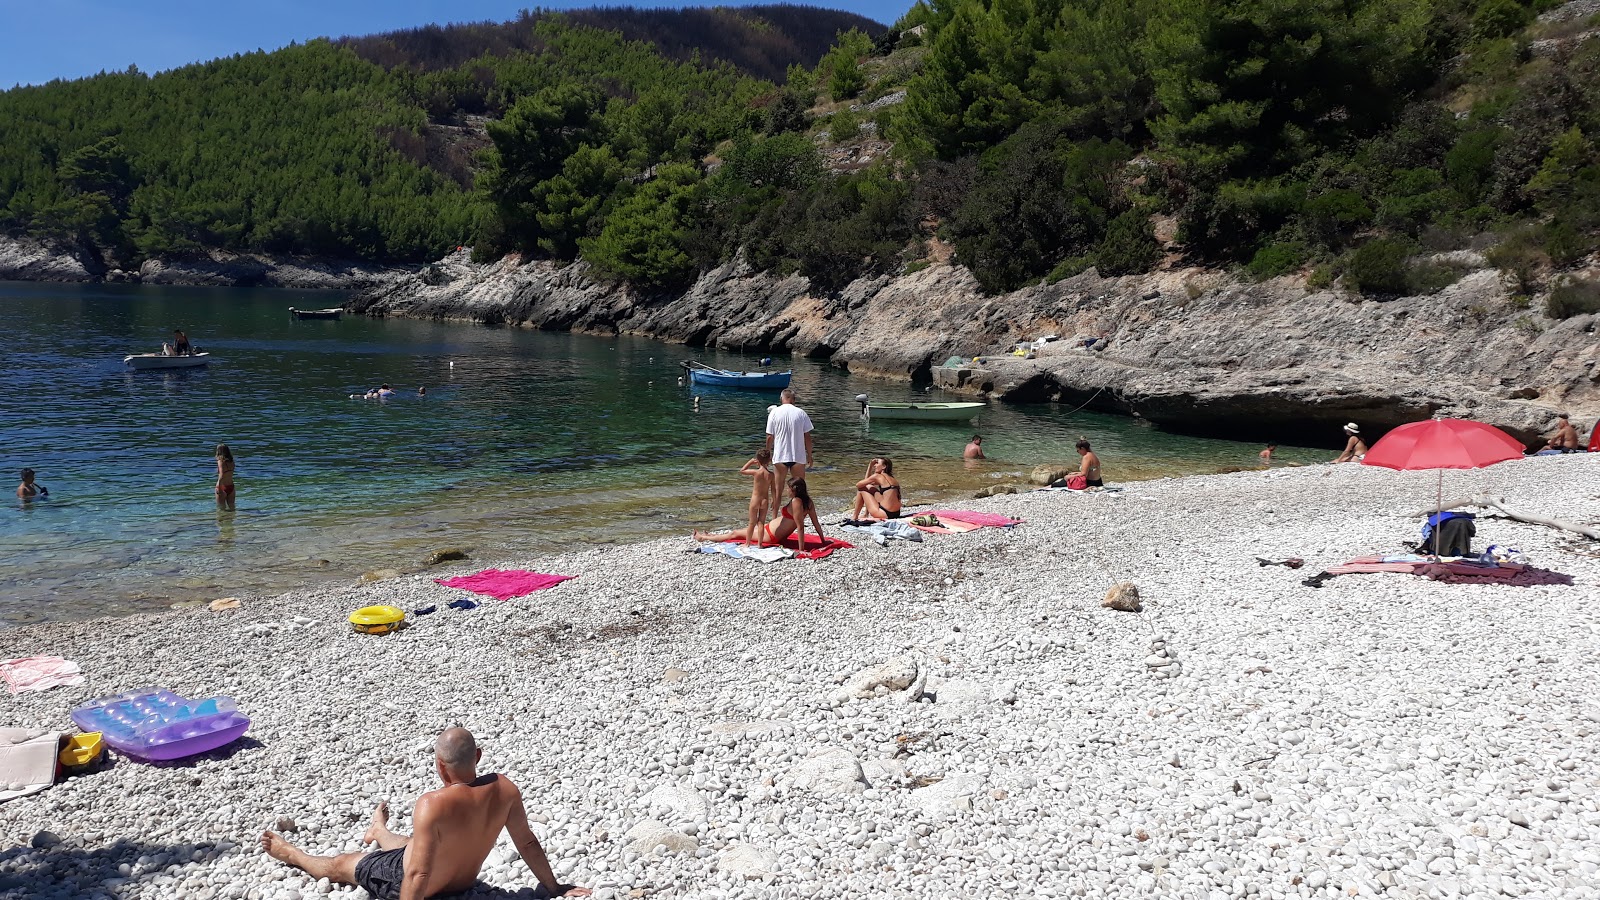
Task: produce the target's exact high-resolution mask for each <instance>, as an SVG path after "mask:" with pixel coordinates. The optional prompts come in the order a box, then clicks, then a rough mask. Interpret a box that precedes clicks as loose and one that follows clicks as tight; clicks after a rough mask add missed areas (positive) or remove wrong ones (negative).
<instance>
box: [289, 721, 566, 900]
mask: <svg viewBox="0 0 1600 900" xmlns="http://www.w3.org/2000/svg"><path fill="white" fill-rule="evenodd" d="M433 750H434V763H433V764H434V770H435V771H436V772H438V774H439V780H440V781H443V782H444V787H442V788H440V789H439V790H437V791H429V792H428V793H426V794H423V795H422V796H421V797H419V798H418V799H417V806H416V809H415V810H413V812H412V819H413V822H412V824H413V828H412V831H413V834H412V835H411V836H410V837H406V836H404V835H399V834H395V833H394V832H392V831H390V830H389V807H388V804H386V803H380V804H378V809H377V811H375V812H374V813H373V814H372V827H370V828H368V829H367V833H366V834H365V835H363V836H362V838H361V841H362V843H373V844H377V845H378V848H379V849H377V850H375V851H372V852H369V853H341V854H339V855H338V856H311V855H310V854H308V853H306V852H305V851H303V850H301V849H300V848H298V847H295V846H294V845H293V844H290V843H289V842H288V841H286V840H284V839H283V837H282V836H281V835H278V834H274V833H273V832H270V831H268V832H264V833H262V835H261V849H263V850H265V851H267V854H268V855H270V856H271V857H272V858H273V859H276V860H279V861H280V862H285V863H288V864H289V865H291V866H294V867H295V868H297V869H300V870H301V871H303V872H305V873H306V874H307V875H310V876H311V877H312V878H318V879H320V878H326V879H328V880H329V881H332V882H335V883H338V884H353V885H356V886H358V887H360V888H362V889H364V890H365V891H366V892H367V893H369V894H371V895H372V896H373V897H374V898H377V900H423V898H426V897H435V896H438V895H440V894H454V893H459V892H461V891H465V890H467V889H468V888H470V887H472V885H473V884H474V883H475V882H476V881H477V880H478V871H479V869H481V868H482V867H483V861H484V860H485V859H487V858H488V856H489V851H490V850H492V849H494V842H495V839H496V838H498V837H499V836H500V829H502V828H504V829H506V830H507V831H509V832H511V841H512V843H514V844H515V845H516V847H517V852H518V853H521V854H522V859H523V861H524V862H526V863H527V864H528V868H529V869H531V870H533V874H534V877H536V878H538V879H539V884H540V885H541V886H543V887H544V889H545V891H546V892H547V894H548V895H549V896H554V897H584V896H588V894H589V893H590V891H589V890H588V889H587V888H580V887H574V886H572V885H570V884H561V883H560V882H558V881H556V876H555V873H554V872H552V871H551V870H550V860H549V859H547V858H546V857H545V855H544V848H543V847H541V846H539V839H538V838H536V837H534V834H533V832H532V831H531V830H530V829H529V828H528V811H527V809H525V808H524V807H523V805H522V793H521V792H520V791H518V790H517V786H516V785H514V784H512V783H511V780H510V779H509V778H506V777H505V776H504V775H494V774H490V775H482V776H480V775H479V774H478V761H479V760H481V759H482V758H483V751H482V750H479V749H478V745H477V742H476V741H474V740H473V738H472V733H471V732H469V731H467V730H466V729H465V728H448V729H445V731H444V732H443V733H442V734H440V735H439V739H438V740H436V741H435V742H434V745H433Z"/></svg>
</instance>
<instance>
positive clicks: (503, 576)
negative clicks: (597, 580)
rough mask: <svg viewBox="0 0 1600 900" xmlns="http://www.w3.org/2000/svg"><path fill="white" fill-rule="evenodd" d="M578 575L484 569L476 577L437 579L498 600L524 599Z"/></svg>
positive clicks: (454, 586)
mask: <svg viewBox="0 0 1600 900" xmlns="http://www.w3.org/2000/svg"><path fill="white" fill-rule="evenodd" d="M577 577H578V576H576V575H545V574H543V573H540V572H529V571H527V570H526V569H484V570H483V571H482V572H478V573H477V574H475V575H458V576H456V577H455V578H435V579H434V581H436V582H438V583H439V584H442V585H444V586H445V587H453V588H461V589H462V590H464V591H472V592H473V593H474V594H487V595H489V596H490V597H493V598H495V599H496V600H510V599H511V598H513V597H523V596H526V595H528V594H531V593H533V592H534V591H542V590H544V589H545V588H548V587H555V586H556V585H558V584H560V583H561V582H563V581H566V580H568V579H571V578H577Z"/></svg>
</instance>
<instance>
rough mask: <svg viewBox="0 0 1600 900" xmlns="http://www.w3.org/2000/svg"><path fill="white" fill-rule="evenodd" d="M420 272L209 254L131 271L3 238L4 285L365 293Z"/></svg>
mask: <svg viewBox="0 0 1600 900" xmlns="http://www.w3.org/2000/svg"><path fill="white" fill-rule="evenodd" d="M414 271H415V267H414V266H412V267H397V266H381V265H373V264H371V263H363V262H355V261H350V260H330V259H312V258H307V257H296V256H274V255H271V254H266V253H227V252H224V251H207V252H205V253H203V254H197V255H195V256H192V257H183V258H154V259H148V260H145V262H144V263H143V264H142V265H141V266H140V267H139V268H138V269H136V270H130V271H125V270H122V269H114V268H109V267H107V266H106V264H105V262H104V261H102V260H100V259H98V258H96V257H94V256H92V255H90V254H85V253H81V252H78V251H75V250H73V249H71V248H68V247H62V246H58V245H55V244H49V243H44V242H40V241H35V240H31V239H24V238H11V237H4V236H0V281H43V282H56V283H64V284H87V283H98V282H107V283H111V284H157V285H190V286H198V287H277V288H299V289H305V290H342V291H350V290H359V289H363V288H370V287H373V286H374V285H377V284H381V283H384V282H387V281H390V280H393V279H396V278H400V277H402V276H404V275H406V274H409V273H411V272H414Z"/></svg>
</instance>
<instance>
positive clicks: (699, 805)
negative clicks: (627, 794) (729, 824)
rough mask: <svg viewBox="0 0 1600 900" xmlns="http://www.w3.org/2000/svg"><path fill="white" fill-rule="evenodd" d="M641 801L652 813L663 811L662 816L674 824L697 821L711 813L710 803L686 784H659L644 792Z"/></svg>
mask: <svg viewBox="0 0 1600 900" xmlns="http://www.w3.org/2000/svg"><path fill="white" fill-rule="evenodd" d="M642 802H643V803H644V805H645V807H646V808H647V809H649V810H650V811H651V812H652V813H657V814H659V813H662V812H665V813H666V815H665V816H663V818H664V819H665V820H666V821H668V822H672V823H675V824H687V823H690V822H698V821H700V820H702V819H705V818H707V817H708V816H709V815H710V814H711V804H709V803H707V802H706V799H705V798H704V797H702V796H700V792H699V791H696V790H695V789H694V788H692V787H688V786H687V785H681V784H663V785H660V786H658V787H656V788H655V789H654V790H652V791H650V793H648V794H645V795H644V799H643V801H642Z"/></svg>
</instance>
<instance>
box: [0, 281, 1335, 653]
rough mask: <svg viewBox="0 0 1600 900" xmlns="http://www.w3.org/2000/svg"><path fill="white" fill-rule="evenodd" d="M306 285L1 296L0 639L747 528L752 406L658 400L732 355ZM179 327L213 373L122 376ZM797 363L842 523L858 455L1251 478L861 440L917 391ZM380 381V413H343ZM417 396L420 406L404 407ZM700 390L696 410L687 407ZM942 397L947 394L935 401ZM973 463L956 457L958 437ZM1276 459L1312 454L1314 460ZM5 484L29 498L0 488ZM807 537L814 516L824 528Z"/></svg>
mask: <svg viewBox="0 0 1600 900" xmlns="http://www.w3.org/2000/svg"><path fill="white" fill-rule="evenodd" d="M342 299H343V298H342V297H341V296H340V295H338V294H333V293H317V292H305V291H276V290H247V289H237V288H228V289H204V288H156V287H138V286H65V285H26V284H5V283H0V353H3V357H0V358H4V359H5V360H6V363H5V365H4V368H3V370H0V389H3V396H4V397H5V398H6V415H5V416H4V417H3V418H0V447H3V451H0V472H3V473H4V475H5V476H6V477H8V478H11V479H12V480H11V481H9V482H7V483H6V490H7V491H8V493H7V494H6V495H5V496H6V498H7V499H6V501H5V503H4V504H0V540H3V541H4V542H5V545H6V547H7V552H6V553H4V554H0V586H3V587H4V590H3V591H0V623H12V624H14V623H19V622H28V621H39V620H45V619H72V618H81V617H84V616H87V615H97V614H105V613H117V612H131V611H136V610H143V609H151V608H159V607H162V606H165V605H169V604H171V603H174V602H180V601H194V600H208V599H211V598H215V597H220V596H228V595H233V594H238V593H242V592H246V591H278V590H284V589H287V588H289V587H293V586H296V585H300V584H304V583H307V582H311V581H317V580H321V579H349V578H352V577H354V576H358V575H360V574H361V573H362V572H363V571H366V570H370V569H375V568H386V567H399V568H405V567H413V566H415V565H417V564H418V563H419V561H420V560H421V559H422V558H423V557H424V556H426V554H427V553H428V552H429V551H431V550H434V549H438V548H441V547H447V546H462V547H466V548H470V549H471V551H472V553H473V555H474V557H476V558H495V557H498V556H502V555H506V554H512V553H521V552H526V551H528V550H535V551H537V550H541V549H548V548H553V547H557V546H561V545H563V544H566V543H569V542H617V541H630V540H639V539H643V538H647V537H653V536H661V535H668V534H683V535H687V534H688V532H689V531H690V530H692V529H693V528H695V527H701V526H705V525H708V524H711V525H718V526H721V525H724V524H726V525H737V524H742V522H743V519H744V514H745V506H746V501H747V500H748V497H749V488H748V482H747V481H745V480H744V479H742V478H740V477H739V476H738V475H737V474H735V473H736V470H737V469H738V468H739V466H740V465H741V464H743V462H744V461H745V460H746V459H747V458H748V457H749V455H750V454H751V453H752V452H753V451H754V449H755V448H756V447H757V446H759V444H760V442H761V440H762V436H763V434H762V433H763V429H764V425H765V416H766V407H767V405H768V404H769V403H773V402H776V398H775V397H773V396H768V395H766V394H762V393H755V392H741V391H728V390H717V389H695V390H693V391H691V389H690V388H687V387H684V386H681V385H679V384H678V381H677V377H678V375H679V369H678V363H679V362H680V361H682V360H686V359H690V358H698V359H702V360H705V361H708V362H712V363H714V364H720V365H726V366H729V367H735V368H753V367H755V365H756V359H755V358H754V356H753V355H752V356H740V355H738V354H735V353H723V352H718V351H707V350H702V349H693V348H688V347H680V346H674V345H667V344H661V343H657V342H654V341H650V340H645V339H641V338H627V337H594V336H586V335H571V334H559V333H545V332H536V331H528V330H521V329H511V328H489V327H478V326H468V325H460V324H453V325H447V324H439V323H432V322H417V321H409V320H369V319H364V318H359V317H351V318H346V319H344V320H343V321H339V322H298V321H294V320H292V319H291V317H290V316H289V314H288V307H289V306H291V305H293V306H299V307H302V308H317V307H322V306H334V305H337V304H339V303H340V302H341V301H342ZM178 327H181V328H183V329H185V331H186V332H187V333H188V335H189V337H190V340H191V341H192V342H193V343H194V344H195V345H196V346H197V347H198V348H199V349H202V350H207V351H210V352H211V354H212V360H213V361H212V363H211V364H210V365H209V366H207V367H205V368H200V369H190V370H181V371H168V372H130V371H128V370H127V369H126V368H125V367H124V365H123V364H122V357H123V356H124V355H126V354H128V353H134V352H148V351H152V350H157V349H159V347H160V345H161V342H162V341H163V340H168V339H170V337H171V332H172V329H173V328H178ZM778 362H779V363H780V364H781V365H783V366H790V365H792V366H793V367H794V369H795V376H794V387H795V389H796V390H797V391H798V392H799V394H800V398H801V399H800V403H801V405H802V406H804V407H805V408H806V409H807V410H808V411H809V412H810V414H811V416H812V418H813V420H814V421H815V423H816V428H817V431H816V447H817V452H816V461H817V468H816V470H815V472H814V474H813V476H812V477H811V479H810V480H811V481H812V483H813V487H812V490H813V493H815V494H817V495H818V496H820V497H824V498H828V499H829V502H828V503H827V504H824V510H825V511H831V510H833V509H840V508H843V507H844V506H845V505H846V501H847V498H848V497H849V495H850V489H849V486H850V484H851V483H853V482H854V481H855V480H856V479H857V478H859V477H861V470H862V469H863V468H864V466H865V463H866V460H867V459H868V458H869V457H871V456H873V455H877V454H884V455H888V456H890V457H892V458H894V459H895V462H896V470H897V474H899V475H900V477H901V480H902V481H903V482H904V483H905V485H906V497H907V501H908V502H915V501H917V500H919V499H934V498H935V497H939V496H946V497H948V496H952V495H957V494H965V493H967V492H970V491H971V490H972V489H974V488H976V487H981V486H983V485H986V484H993V483H995V482H996V481H999V480H1011V479H1014V478H1016V477H1018V476H1019V475H1020V476H1025V475H1026V473H1027V472H1028V470H1029V469H1031V468H1032V466H1034V465H1035V464H1037V463H1041V462H1063V461H1069V460H1072V461H1075V460H1076V455H1075V454H1074V453H1073V451H1072V442H1073V441H1075V440H1076V439H1077V438H1078V437H1079V436H1080V435H1082V436H1085V437H1088V438H1089V439H1090V440H1092V441H1093V442H1094V443H1095V447H1096V449H1097V450H1098V451H1099V452H1100V454H1101V456H1102V458H1103V460H1104V464H1105V473H1106V478H1107V480H1108V481H1111V482H1115V481H1119V480H1122V481H1125V480H1131V479H1134V478H1140V477H1153V476H1157V475H1163V474H1188V473H1195V472H1207V471H1215V470H1217V469H1219V468H1224V467H1236V466H1244V465H1252V464H1254V462H1255V453H1256V451H1257V450H1259V447H1258V446H1256V445H1245V444H1238V443H1230V442H1225V441H1209V440H1200V439H1194V438H1185V437H1176V436H1173V435H1168V434H1164V433H1162V432H1159V431H1156V430H1154V429H1151V428H1149V427H1147V426H1143V425H1141V424H1139V423H1137V422H1135V421H1133V420H1129V419H1123V418H1118V417H1111V416H1102V415H1096V414H1091V413H1081V412H1080V413H1074V414H1070V415H1069V414H1068V413H1069V410H1067V409H1063V408H1059V407H1056V406H1053V405H1048V404H1041V405H1037V406H1013V407H1002V406H999V405H995V404H991V406H990V407H989V408H988V409H987V410H985V411H984V412H983V414H982V415H981V417H980V418H979V420H978V422H977V424H976V426H974V425H972V424H966V423H963V424H960V425H924V424H905V423H901V424H892V423H884V422H879V423H876V424H873V425H871V426H870V427H868V426H866V425H864V424H863V423H862V421H861V419H860V418H859V415H858V407H857V405H856V403H855V401H854V399H853V398H854V397H855V395H856V394H858V393H862V392H870V393H871V394H872V396H873V397H874V398H876V399H882V400H905V399H912V398H914V397H922V398H924V399H930V398H935V397H936V395H933V394H929V393H926V392H922V391H919V390H918V389H916V388H913V387H912V386H910V385H906V384H892V383H884V382H878V381H871V380H868V379H863V378H856V377H851V376H849V375H846V374H844V373H843V372H841V371H840V370H838V369H835V368H832V367H829V366H827V365H826V364H824V363H820V362H817V361H814V360H807V359H795V360H789V359H787V358H785V359H780V360H778ZM380 382H389V383H390V384H392V385H394V386H395V388H397V389H398V391H399V396H398V397H396V398H395V399H392V400H389V401H385V402H376V401H366V400H359V399H351V398H350V396H349V395H350V394H352V393H357V392H361V391H365V390H366V389H368V388H371V387H374V386H376V385H377V384H379V383H380ZM419 386H426V387H427V389H428V392H427V395H426V396H418V395H417V389H418V387H419ZM696 395H698V396H699V401H700V402H699V406H698V408H696V407H695V405H694V402H693V401H694V398H695V396H696ZM947 399H955V398H947ZM975 427H976V430H978V431H981V432H982V433H983V434H984V436H985V449H986V450H987V452H988V453H989V454H990V456H991V457H993V458H992V459H991V460H989V461H986V462H984V463H979V464H975V465H968V464H964V463H963V461H962V460H961V459H960V456H961V450H962V447H963V446H964V445H965V443H966V440H967V438H968V437H970V436H971V434H972V432H973V430H974V428H975ZM219 442H226V443H228V444H229V445H230V446H231V447H232V448H233V451H234V454H235V456H236V458H237V476H236V480H237V484H238V509H237V511H236V512H219V511H218V510H217V509H216V506H215V502H214V499H213V494H212V488H213V485H214V482H215V471H216V464H215V461H214V456H213V451H214V448H215V446H216V444H218V443H219ZM1285 455H1286V458H1287V459H1289V460H1295V459H1305V460H1309V459H1323V458H1326V457H1327V456H1329V455H1330V454H1328V453H1326V452H1322V451H1314V452H1313V451H1302V452H1301V453H1299V454H1297V453H1296V452H1294V451H1292V450H1290V451H1286V454H1285ZM24 466H28V467H31V468H33V469H36V470H37V471H38V480H39V482H40V483H42V484H44V485H45V486H47V487H48V488H49V489H50V494H51V496H50V499H49V500H46V501H43V502H37V503H32V504H23V503H22V502H21V501H19V500H17V499H16V498H15V496H14V495H13V494H11V493H9V491H11V490H12V489H14V488H15V486H16V475H15V473H16V472H17V471H18V470H19V469H21V468H22V467H24ZM825 521H826V520H825Z"/></svg>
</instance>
